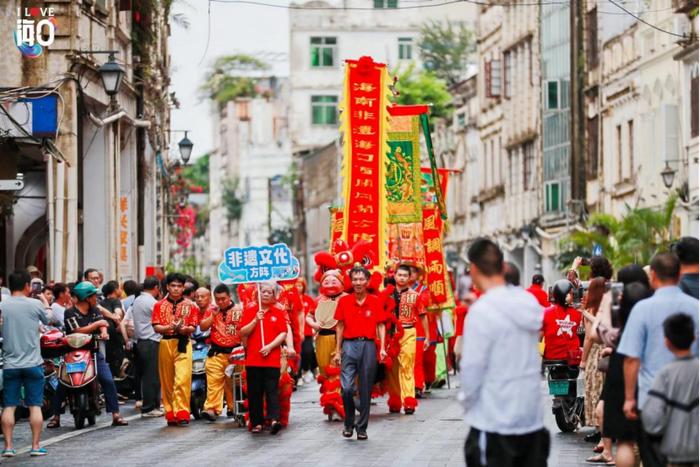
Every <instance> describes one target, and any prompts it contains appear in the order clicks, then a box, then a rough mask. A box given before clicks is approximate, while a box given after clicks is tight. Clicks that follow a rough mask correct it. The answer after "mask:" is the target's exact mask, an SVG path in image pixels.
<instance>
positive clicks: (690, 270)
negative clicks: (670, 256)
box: [673, 237, 699, 298]
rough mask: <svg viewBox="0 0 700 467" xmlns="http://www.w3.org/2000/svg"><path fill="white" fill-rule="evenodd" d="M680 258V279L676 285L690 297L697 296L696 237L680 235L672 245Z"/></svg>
mask: <svg viewBox="0 0 700 467" xmlns="http://www.w3.org/2000/svg"><path fill="white" fill-rule="evenodd" d="M673 251H674V252H675V253H676V255H677V256H678V259H680V260H681V280H680V282H679V283H678V287H680V288H681V290H682V291H683V292H685V293H687V294H688V295H690V296H691V297H694V298H698V281H699V277H698V239H697V238H695V237H682V238H681V239H680V240H678V242H676V244H675V245H674V246H673Z"/></svg>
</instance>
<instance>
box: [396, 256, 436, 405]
mask: <svg viewBox="0 0 700 467" xmlns="http://www.w3.org/2000/svg"><path fill="white" fill-rule="evenodd" d="M410 277H411V268H410V267H409V266H406V265H399V267H398V268H396V273H395V274H394V279H395V280H396V290H395V291H394V300H395V301H396V312H397V319H398V324H397V325H398V326H401V328H402V329H403V336H402V337H401V341H400V345H401V350H400V351H399V355H398V359H397V360H398V365H396V364H395V365H393V366H392V378H394V379H395V380H398V382H399V387H400V392H401V395H400V398H401V405H402V406H403V408H404V413H406V414H407V415H411V414H413V413H414V412H415V411H416V407H417V406H418V401H417V400H416V385H415V373H414V371H415V368H414V367H415V357H416V335H417V332H416V326H420V327H422V334H423V336H427V335H428V334H429V330H428V317H427V314H426V313H427V311H426V309H425V304H424V303H423V300H422V299H421V297H420V295H419V294H418V292H416V291H415V290H413V289H411V287H409V280H410ZM429 346H430V342H429V341H425V340H424V341H423V351H425V350H426V349H427V348H428V347H429ZM390 398H391V396H390ZM389 407H390V410H391V409H394V407H393V404H389Z"/></svg>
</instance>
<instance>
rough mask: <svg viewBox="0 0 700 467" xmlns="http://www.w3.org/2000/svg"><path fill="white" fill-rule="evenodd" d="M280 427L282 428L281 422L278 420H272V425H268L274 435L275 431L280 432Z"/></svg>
mask: <svg viewBox="0 0 700 467" xmlns="http://www.w3.org/2000/svg"><path fill="white" fill-rule="evenodd" d="M281 429H282V424H281V423H280V422H272V425H270V434H271V435H276V434H277V433H279V432H280V430H281Z"/></svg>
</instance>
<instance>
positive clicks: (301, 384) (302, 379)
mask: <svg viewBox="0 0 700 467" xmlns="http://www.w3.org/2000/svg"><path fill="white" fill-rule="evenodd" d="M303 385H304V378H299V381H297V387H299V388H300V387H302V386H303Z"/></svg>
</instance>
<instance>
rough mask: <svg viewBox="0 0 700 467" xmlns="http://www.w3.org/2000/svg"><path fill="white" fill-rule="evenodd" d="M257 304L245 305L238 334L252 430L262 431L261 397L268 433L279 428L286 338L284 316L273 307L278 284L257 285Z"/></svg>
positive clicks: (263, 416) (275, 432) (279, 310)
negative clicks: (243, 348) (242, 348)
mask: <svg viewBox="0 0 700 467" xmlns="http://www.w3.org/2000/svg"><path fill="white" fill-rule="evenodd" d="M258 292H259V293H258V303H257V306H256V304H255V303H253V304H252V306H251V305H249V306H248V307H246V309H245V310H244V312H243V318H242V319H241V325H242V327H241V329H240V335H241V337H243V338H245V339H247V342H246V375H247V381H248V412H249V415H250V424H251V427H252V428H251V432H252V433H255V434H257V433H261V432H262V429H263V423H264V421H265V414H264V410H263V409H264V406H263V398H265V402H266V403H267V418H268V419H270V420H272V424H271V425H270V431H271V433H272V434H273V435H274V434H277V433H278V432H279V430H280V429H282V424H281V423H280V421H279V418H280V404H279V391H278V385H279V379H280V362H281V358H282V354H281V345H282V344H283V343H284V342H285V339H286V337H287V329H288V323H287V317H286V316H285V312H284V310H283V309H281V308H279V307H278V306H276V303H277V284H275V283H273V282H263V283H260V284H258Z"/></svg>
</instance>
